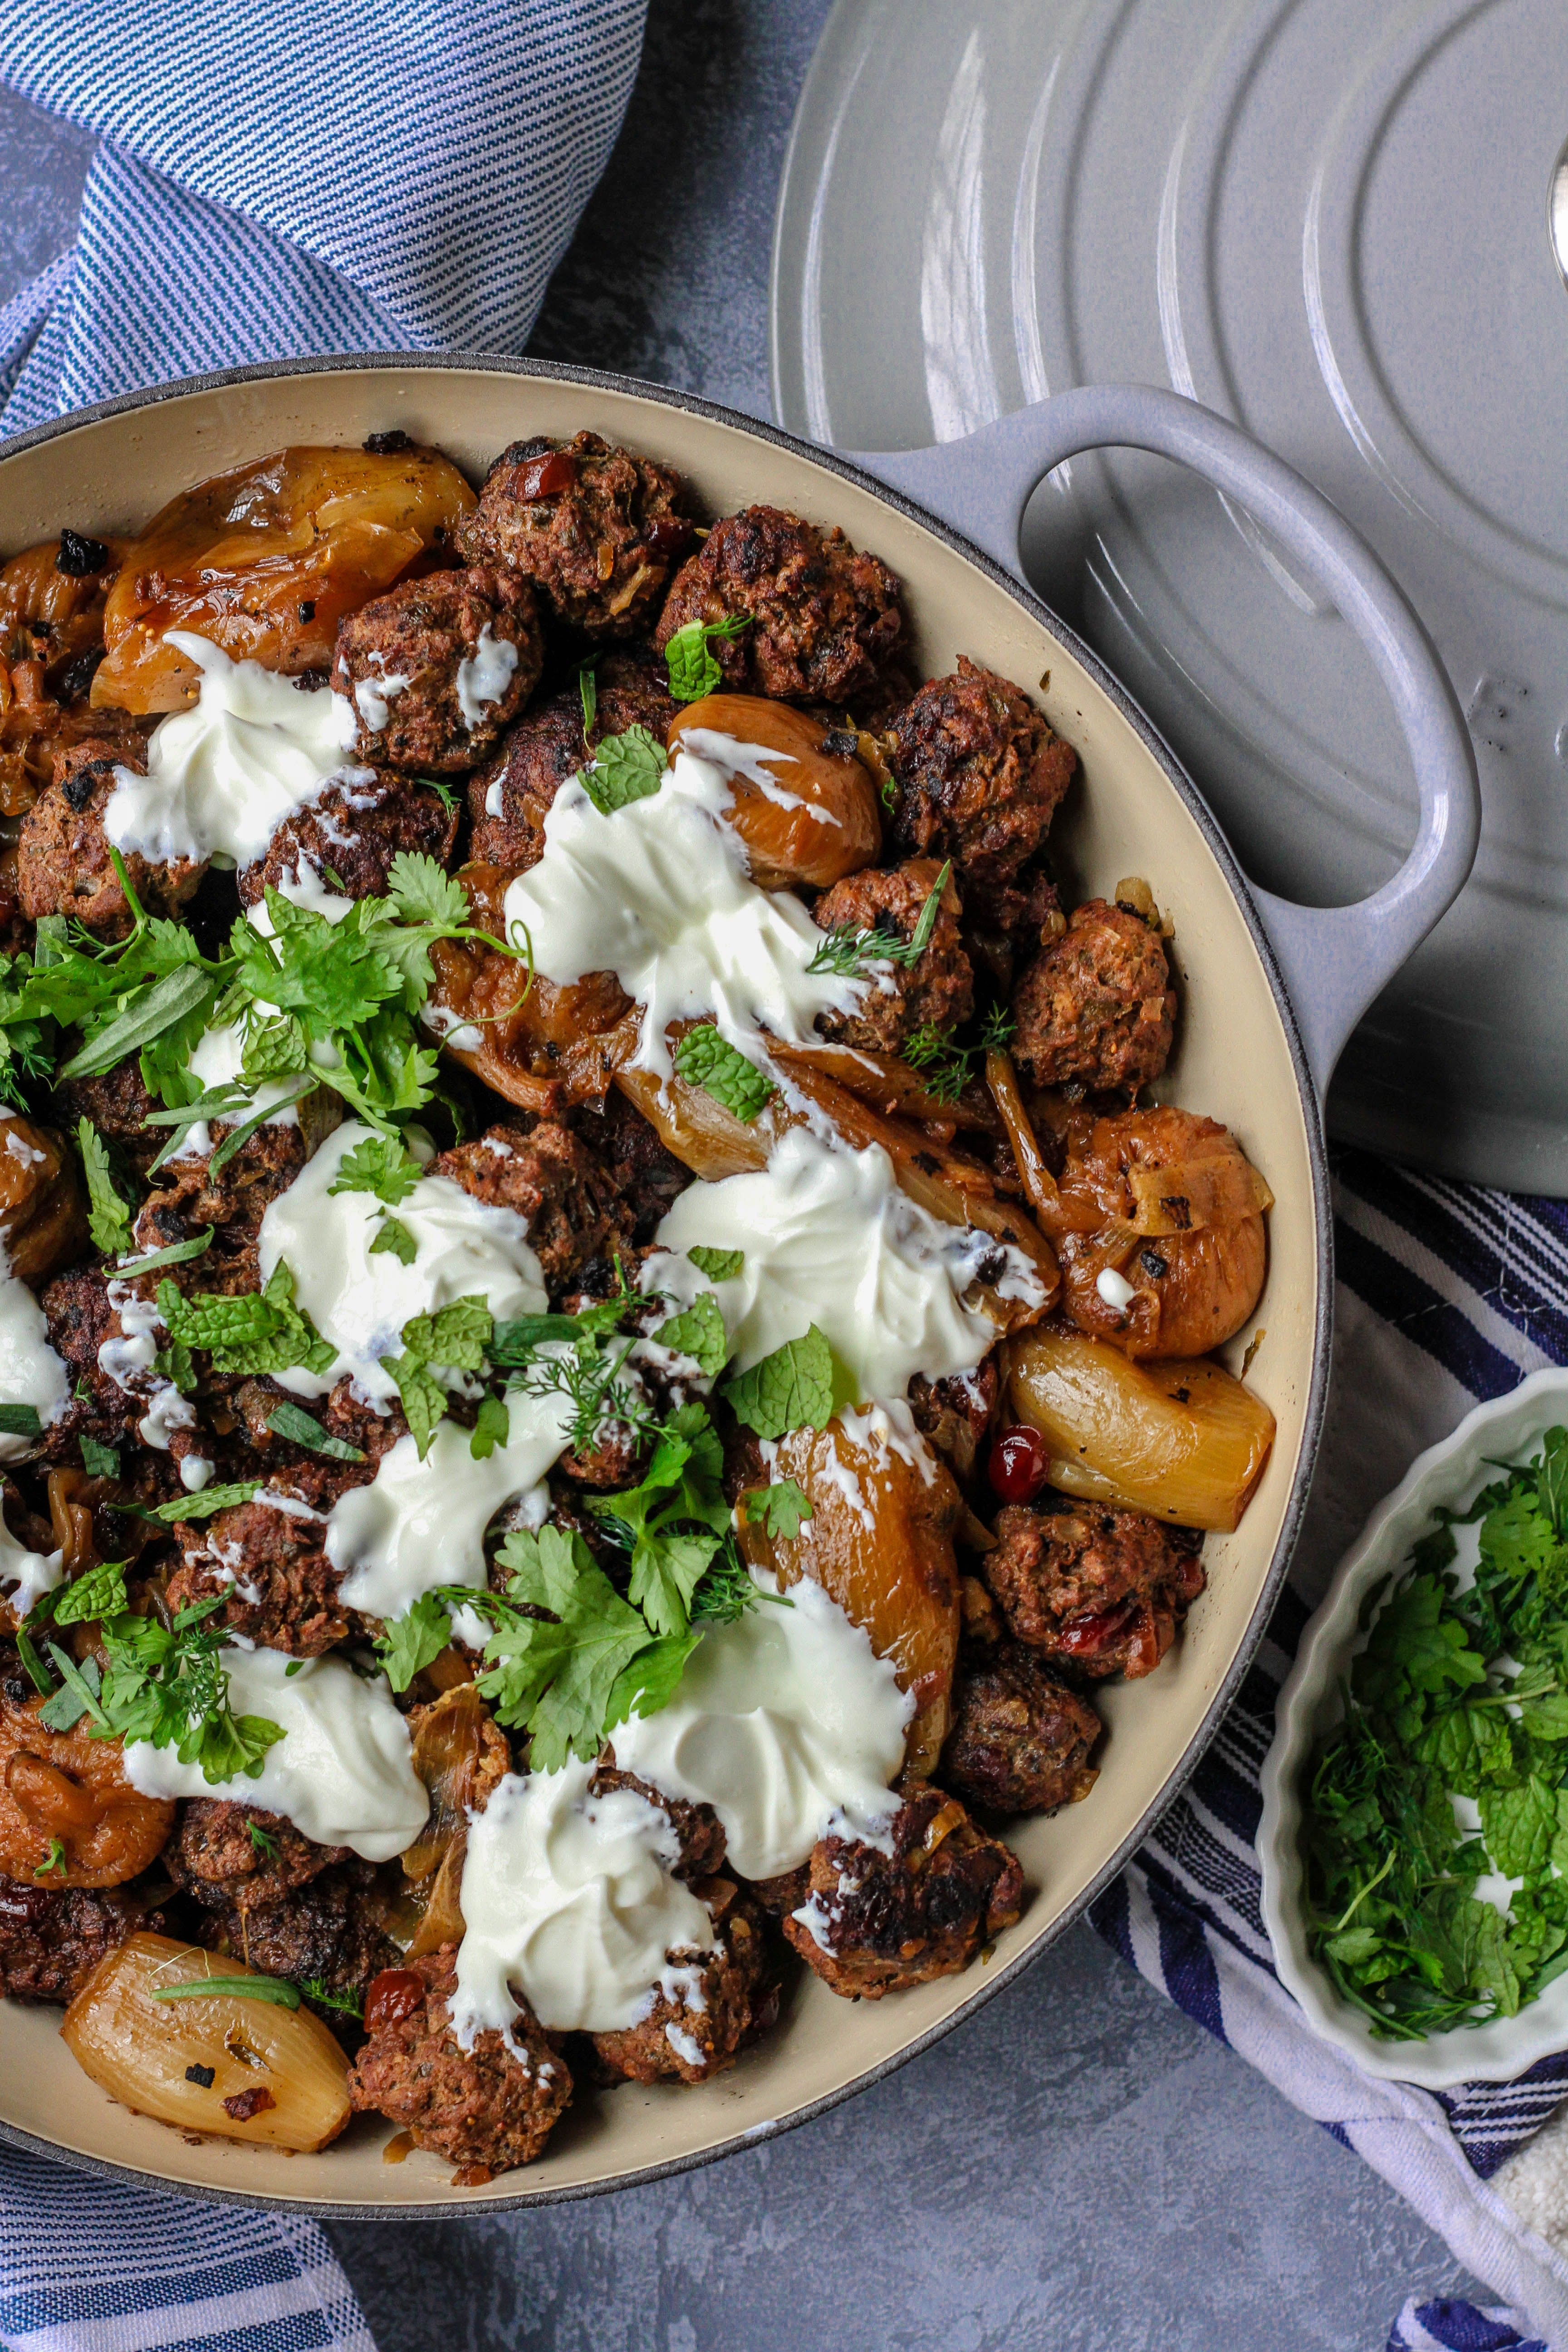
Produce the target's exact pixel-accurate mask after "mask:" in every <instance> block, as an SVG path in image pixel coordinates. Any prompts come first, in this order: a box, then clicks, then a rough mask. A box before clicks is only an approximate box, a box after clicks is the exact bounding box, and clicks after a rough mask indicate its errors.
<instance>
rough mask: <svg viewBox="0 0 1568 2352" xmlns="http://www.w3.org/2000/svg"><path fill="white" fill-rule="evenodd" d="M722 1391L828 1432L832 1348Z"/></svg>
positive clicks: (777, 1425)
mask: <svg viewBox="0 0 1568 2352" xmlns="http://www.w3.org/2000/svg"><path fill="white" fill-rule="evenodd" d="M720 1393H721V1395H722V1397H723V1399H724V1401H725V1402H726V1403H727V1404H728V1405H729V1407H730V1409H731V1412H733V1414H734V1416H735V1418H736V1420H737V1421H739V1422H741V1423H743V1424H744V1426H745V1427H746V1428H747V1429H754V1430H755V1431H756V1433H757V1435H758V1436H759V1437H787V1436H788V1434H789V1433H790V1431H791V1430H792V1429H826V1426H827V1424H828V1422H829V1421H830V1420H831V1419H832V1417H833V1350H832V1349H831V1348H829V1346H828V1344H827V1341H826V1339H825V1338H824V1337H823V1335H822V1333H821V1332H820V1331H819V1330H818V1329H817V1328H816V1324H815V1323H814V1324H812V1326H811V1327H810V1328H809V1330H808V1331H807V1332H806V1334H805V1338H804V1339H786V1340H785V1342H784V1346H783V1347H782V1348H775V1349H774V1350H773V1354H772V1355H771V1356H764V1357H763V1360H762V1362H761V1363H760V1364H753V1365H752V1368H751V1370H750V1371H747V1372H742V1373H741V1375H740V1376H739V1378H738V1379H736V1380H732V1381H727V1382H726V1383H725V1385H724V1387H723V1389H722V1390H721V1391H720ZM1477 1664H1478V1666H1479V1664H1480V1662H1479V1659H1478V1660H1477Z"/></svg>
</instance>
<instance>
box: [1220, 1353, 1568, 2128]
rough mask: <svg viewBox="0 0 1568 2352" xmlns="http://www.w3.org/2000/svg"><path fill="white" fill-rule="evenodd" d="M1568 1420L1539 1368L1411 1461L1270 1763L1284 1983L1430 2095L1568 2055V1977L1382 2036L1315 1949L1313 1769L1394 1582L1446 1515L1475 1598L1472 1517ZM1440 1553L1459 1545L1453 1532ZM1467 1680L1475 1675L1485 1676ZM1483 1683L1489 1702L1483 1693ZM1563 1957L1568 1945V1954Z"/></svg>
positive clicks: (1299, 1670) (1278, 1958)
mask: <svg viewBox="0 0 1568 2352" xmlns="http://www.w3.org/2000/svg"><path fill="white" fill-rule="evenodd" d="M1565 1424H1568V1370H1558V1369H1556V1368H1555V1367H1553V1368H1551V1369H1549V1370H1545V1371H1540V1372H1535V1373H1532V1374H1531V1377H1530V1378H1529V1379H1528V1380H1526V1381H1521V1384H1520V1386H1519V1387H1518V1388H1517V1389H1514V1390H1512V1391H1510V1393H1509V1394H1508V1395H1507V1396H1505V1397H1498V1398H1494V1399H1493V1400H1492V1401H1491V1402H1489V1403H1487V1404H1482V1405H1478V1406H1477V1408H1476V1410H1475V1411H1474V1412H1471V1413H1468V1414H1467V1416H1466V1418H1465V1419H1464V1420H1463V1421H1462V1422H1461V1423H1460V1424H1459V1426H1458V1429H1457V1430H1455V1432H1454V1433H1453V1435H1452V1436H1451V1437H1447V1438H1445V1439H1444V1440H1443V1442H1442V1443H1441V1444H1438V1445H1434V1446H1432V1447H1430V1448H1429V1449H1428V1450H1427V1452H1426V1453H1425V1454H1421V1455H1420V1456H1419V1457H1418V1459H1417V1460H1416V1461H1415V1463H1413V1464H1412V1465H1411V1468H1410V1471H1409V1473H1408V1475H1406V1476H1405V1479H1404V1480H1403V1481H1402V1483H1401V1484H1400V1485H1399V1486H1396V1487H1395V1489H1394V1492H1393V1494H1391V1495H1389V1496H1387V1497H1386V1498H1385V1499H1384V1501H1383V1502H1382V1503H1380V1504H1379V1505H1378V1507H1377V1508H1376V1510H1375V1511H1374V1512H1373V1515H1372V1517H1371V1518H1370V1519H1369V1520H1368V1521H1367V1523H1366V1526H1365V1528H1363V1530H1362V1533H1361V1535H1360V1536H1359V1537H1358V1538H1357V1539H1356V1541H1355V1542H1354V1543H1353V1544H1352V1547H1351V1549H1350V1550H1349V1551H1348V1552H1347V1553H1346V1554H1345V1557H1344V1559H1342V1561H1341V1563H1340V1566H1339V1568H1338V1570H1337V1571H1336V1572H1335V1576H1334V1580H1333V1582H1332V1584H1331V1586H1330V1588H1329V1591H1328V1593H1327V1595H1326V1597H1325V1599H1324V1601H1323V1602H1322V1605H1321V1608H1320V1609H1319V1611H1318V1612H1317V1614H1316V1616H1315V1617H1314V1618H1313V1619H1312V1622H1311V1623H1310V1626H1309V1627H1308V1629H1307V1633H1306V1637H1305V1639H1304V1640H1303V1642H1302V1643H1301V1647H1300V1651H1299V1652H1298V1654H1297V1658H1296V1664H1295V1666H1294V1668H1293V1670H1292V1672H1291V1674H1290V1676H1289V1680H1288V1681H1287V1683H1286V1685H1285V1687H1284V1689H1283V1690H1282V1691H1281V1692H1280V1694H1279V1708H1278V1714H1277V1729H1276V1731H1275V1736H1274V1745H1273V1747H1272V1748H1270V1749H1269V1752H1268V1759H1267V1760H1266V1762H1265V1765H1264V1768H1263V1819H1262V1823H1261V1826H1260V1828H1259V1830H1258V1854H1259V1858H1260V1860H1261V1862H1262V1865H1263V1917H1264V1922H1265V1925H1266V1926H1267V1927H1268V1936H1269V1940H1270V1942H1271V1944H1272V1946H1273V1948H1274V1959H1275V1965H1276V1967H1277V1968H1278V1969H1279V1978H1280V1981H1281V1982H1282V1983H1283V1984H1284V1985H1285V1986H1286V1988H1287V1990H1289V1992H1291V1993H1292V1994H1293V1995H1294V1997H1295V1999H1296V2000H1298V2001H1299V2002H1300V2006H1301V2008H1302V2009H1303V2010H1304V2011H1305V2012H1306V2014H1307V2017H1308V2018H1309V2020H1310V2022H1311V2024H1312V2026H1313V2027H1314V2029H1315V2030H1316V2031H1317V2032H1319V2033H1321V2035H1322V2036H1323V2038H1324V2040H1325V2041H1328V2042H1334V2043H1336V2044H1337V2046H1338V2047H1339V2048H1340V2049H1342V2050H1343V2051H1344V2052H1346V2053H1347V2054H1348V2055H1349V2056H1350V2057H1352V2058H1353V2059H1354V2061H1355V2063H1357V2065H1358V2066H1361V2067H1362V2068H1363V2070H1364V2071H1365V2072H1366V2073H1367V2074H1376V2075H1380V2076H1383V2077H1385V2078H1388V2079H1391V2080H1395V2081H1400V2082H1406V2083H1415V2084H1420V2085H1421V2086H1422V2087H1423V2088H1424V2089H1426V2090H1430V2091H1440V2090H1447V2089H1449V2088H1451V2087H1452V2086H1453V2085H1454V2084H1458V2083H1468V2082H1487V2083H1500V2082H1509V2081H1511V2080H1512V2079H1513V2078H1514V2077H1515V2076H1516V2075H1519V2074H1523V2073H1524V2071H1525V2070H1526V2069H1527V2068H1528V2067H1530V2066H1532V2065H1533V2064H1534V2063H1536V2061H1537V2060H1538V2059H1541V2058H1544V2057H1547V2056H1548V2055H1550V2054H1551V2053H1552V2052H1553V2051H1557V2050H1561V2049H1563V2047H1564V2046H1568V1969H1564V1970H1563V1973H1559V1974H1555V1975H1553V1974H1552V1963H1551V1960H1550V1959H1548V1960H1547V1962H1546V1964H1545V1966H1544V1967H1542V1969H1540V1971H1539V1977H1540V1980H1541V1983H1542V1990H1540V1991H1539V1992H1538V1993H1537V1994H1536V1995H1535V1997H1534V1998H1533V1999H1524V2000H1521V2006H1520V2007H1519V2008H1518V2009H1517V2010H1516V2011H1515V2012H1514V2013H1513V2014H1512V2015H1511V2016H1510V2015H1506V2014H1497V2015H1493V2016H1491V2017H1489V2018H1488V2019H1487V2020H1486V2021H1485V2022H1482V2023H1477V2024H1456V2025H1452V2026H1449V2027H1447V2028H1445V2029H1442V2030H1433V2031H1430V2032H1426V2034H1425V2035H1424V2036H1422V2037H1421V2038H1415V2039H1410V2040H1406V2039H1404V2038H1387V2037H1385V2036H1384V2034H1381V2033H1379V2032H1378V2031H1377V2030H1376V2027H1375V2025H1374V2022H1373V2019H1372V2018H1371V2017H1370V2016H1369V2015H1367V2014H1366V2013H1365V2012H1364V2011H1363V2010H1361V2009H1359V2008H1357V2007H1356V2006H1354V2005H1353V2004H1352V2001H1351V2000H1347V1999H1346V1998H1345V1997H1344V1995H1343V1993H1342V1990H1341V1989H1340V1988H1339V1987H1338V1986H1336V1984H1335V1983H1334V1981H1333V1979H1332V1976H1331V1972H1330V1970H1329V1969H1327V1967H1326V1966H1325V1965H1324V1964H1323V1963H1322V1961H1321V1959H1320V1958H1317V1957H1316V1956H1315V1955H1314V1952H1313V1949H1312V1945H1313V1941H1314V1933H1313V1926H1312V1918H1311V1914H1310V1905H1309V1896H1308V1888H1307V1869H1306V1863H1305V1859H1304V1849H1303V1834H1304V1831H1305V1829H1306V1825H1307V1811H1308V1806H1309V1803H1310V1790H1311V1788H1312V1782H1313V1774H1314V1770H1315V1768H1316V1765H1317V1762H1318V1759H1320V1758H1321V1756H1322V1754H1323V1753H1324V1751H1325V1749H1326V1748H1328V1747H1329V1746H1331V1744H1332V1743H1333V1741H1334V1739H1335V1736H1336V1734H1338V1733H1339V1732H1341V1730H1342V1727H1343V1725H1344V1722H1345V1693H1346V1688H1347V1684H1348V1683H1349V1680H1350V1677H1351V1676H1352V1671H1353V1668H1354V1666H1355V1662H1356V1660H1357V1659H1358V1658H1359V1657H1360V1656H1361V1655H1362V1654H1363V1653H1364V1652H1365V1651H1366V1649H1367V1647H1368V1644H1369V1642H1370V1641H1372V1640H1373V1639H1374V1638H1375V1630H1376V1625H1377V1622H1378V1619H1379V1615H1380V1612H1382V1610H1383V1608H1384V1603H1385V1602H1386V1601H1387V1600H1388V1598H1389V1597H1390V1595H1389V1592H1384V1591H1380V1588H1381V1587H1383V1586H1384V1585H1385V1584H1390V1580H1393V1581H1392V1584H1391V1585H1390V1591H1397V1590H1398V1587H1399V1583H1400V1581H1401V1580H1402V1577H1403V1573H1404V1571H1405V1570H1406V1569H1407V1568H1408V1566H1409V1564H1410V1557H1411V1552H1412V1549H1413V1547H1415V1545H1417V1544H1418V1543H1420V1542H1421V1541H1422V1539H1423V1538H1426V1537H1429V1536H1431V1535H1432V1534H1433V1533H1434V1532H1435V1531H1437V1530H1440V1529H1441V1528H1442V1527H1443V1526H1444V1525H1445V1524H1446V1522H1445V1519H1444V1517H1442V1515H1444V1514H1447V1513H1453V1514H1455V1515H1456V1518H1455V1523H1454V1526H1453V1528H1452V1533H1453V1535H1454V1538H1455V1539H1456V1540H1455V1552H1454V1556H1453V1558H1452V1559H1451V1560H1450V1561H1449V1562H1448V1563H1447V1572H1448V1573H1450V1574H1452V1575H1453V1576H1454V1577H1455V1579H1456V1581H1457V1583H1458V1588H1459V1590H1458V1599H1459V1600H1460V1601H1461V1602H1462V1601H1463V1599H1464V1593H1465V1589H1466V1587H1467V1585H1468V1580H1469V1578H1470V1576H1471V1574H1472V1572H1473V1570H1474V1567H1475V1562H1476V1559H1477V1553H1478V1536H1479V1526H1478V1522H1477V1521H1476V1520H1474V1519H1469V1520H1467V1519H1465V1517H1464V1516H1463V1515H1464V1514H1466V1513H1467V1512H1468V1510H1469V1509H1470V1507H1471V1506H1472V1505H1473V1504H1474V1503H1475V1501H1476V1499H1477V1498H1478V1497H1479V1496H1480V1495H1481V1494H1482V1493H1483V1491H1484V1490H1485V1489H1487V1488H1489V1487H1495V1486H1500V1485H1501V1484H1503V1483H1504V1482H1506V1480H1507V1478H1508V1474H1509V1468H1510V1466H1511V1465H1521V1464H1523V1463H1525V1462H1527V1461H1528V1460H1529V1459H1530V1458H1531V1456H1534V1455H1537V1454H1539V1453H1540V1452H1541V1441H1542V1438H1543V1437H1544V1436H1545V1434H1546V1433H1547V1432H1548V1431H1550V1430H1553V1429H1558V1428H1561V1427H1563V1425H1565ZM1438 1549H1439V1550H1441V1551H1446V1550H1447V1545H1446V1544H1444V1543H1443V1541H1442V1538H1441V1536H1440V1535H1439V1542H1438ZM1433 1565H1434V1566H1435V1567H1439V1568H1440V1567H1441V1566H1442V1563H1441V1562H1440V1561H1436V1560H1434V1561H1433ZM1521 1581H1524V1580H1521ZM1508 1590H1509V1588H1505V1597H1506V1592H1507V1591H1508ZM1517 1664H1518V1662H1517V1661H1516V1660H1514V1659H1512V1658H1511V1656H1509V1657H1507V1658H1506V1659H1505V1663H1504V1673H1505V1675H1508V1676H1509V1677H1510V1679H1511V1675H1512V1671H1513V1668H1514V1667H1515V1666H1516V1665H1517ZM1468 1671H1469V1672H1471V1673H1473V1672H1474V1669H1473V1667H1472V1668H1469V1669H1468ZM1540 1678H1541V1677H1540V1676H1538V1677H1537V1679H1540ZM1438 1683H1439V1685H1440V1689H1441V1693H1442V1697H1443V1700H1444V1702H1445V1703H1447V1704H1451V1703H1453V1702H1455V1701H1458V1702H1460V1703H1462V1702H1463V1700H1464V1697H1465V1695H1466V1686H1465V1685H1464V1684H1463V1683H1462V1682H1460V1681H1458V1680H1456V1679H1453V1678H1451V1677H1449V1676H1448V1675H1444V1674H1441V1673H1440V1674H1439V1675H1438ZM1470 1687H1471V1688H1472V1689H1473V1690H1474V1691H1475V1692H1476V1693H1477V1694H1478V1695H1483V1694H1484V1690H1485V1686H1484V1685H1479V1684H1475V1685H1471V1686H1470ZM1495 1687H1496V1682H1495V1677H1494V1690H1495ZM1489 1705H1490V1710H1491V1712H1492V1713H1494V1714H1495V1713H1504V1714H1506V1715H1508V1716H1509V1717H1510V1718H1511V1719H1513V1720H1515V1721H1517V1720H1518V1719H1519V1717H1520V1709H1519V1707H1518V1706H1517V1705H1513V1704H1510V1703H1507V1702H1506V1701H1505V1702H1503V1703H1502V1704H1501V1705H1500V1704H1499V1702H1498V1699H1497V1698H1496V1697H1495V1696H1493V1697H1492V1699H1491V1700H1490V1702H1489ZM1430 1711H1433V1712H1435V1711H1436V1708H1434V1709H1432V1710H1430ZM1417 1737H1419V1735H1417ZM1554 1749H1555V1743H1552V1744H1551V1745H1549V1746H1548V1748H1547V1749H1546V1750H1545V1761H1546V1763H1547V1765H1548V1767H1549V1768H1550V1765H1551V1761H1552V1756H1553V1753H1554ZM1564 1760H1565V1761H1568V1751H1564ZM1460 1819H1461V1834H1464V1833H1467V1832H1472V1831H1474V1829H1475V1826H1476V1822H1475V1818H1474V1817H1473V1816H1471V1815H1469V1814H1468V1813H1463V1814H1461V1816H1460ZM1515 1875H1516V1876H1519V1875H1521V1874H1517V1873H1516V1874H1515ZM1478 1892H1479V1895H1480V1897H1481V1899H1483V1900H1484V1899H1486V1898H1487V1896H1488V1895H1497V1897H1498V1898H1499V1900H1501V1898H1502V1896H1503V1894H1504V1885H1503V1883H1502V1882H1500V1881H1499V1880H1498V1879H1497V1878H1496V1877H1495V1875H1489V1877H1484V1878H1483V1880H1482V1881H1481V1883H1480V1885H1479V1889H1478ZM1352 1899H1353V1898H1352ZM1493 1907H1494V1909H1496V1908H1497V1907H1498V1906H1497V1904H1494V1906H1493ZM1562 1949H1564V1950H1568V1946H1563V1947H1562ZM1553 1957H1555V1955H1553ZM1534 1980H1535V1979H1534V1978H1533V1977H1527V1978H1526V1979H1525V1984H1524V1986H1523V1988H1522V1989H1523V1990H1526V1991H1528V1990H1529V1987H1530V1984H1531V1982H1533V1981H1534Z"/></svg>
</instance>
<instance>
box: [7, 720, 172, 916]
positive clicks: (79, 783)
mask: <svg viewBox="0 0 1568 2352" xmlns="http://www.w3.org/2000/svg"><path fill="white" fill-rule="evenodd" d="M117 766H119V767H130V768H132V770H133V771H134V772H136V773H137V774H141V773H142V762H141V761H140V760H138V759H136V758H135V757H134V755H133V754H131V753H128V752H126V751H117V750H116V749H115V747H114V746H113V745H112V744H110V743H103V742H99V741H89V742H86V743H78V744H77V745H76V746H75V747H74V748H73V749H72V750H71V751H62V752H61V754H60V756H59V757H58V760H57V761H55V774H54V782H52V783H51V784H50V785H49V787H48V789H47V792H43V793H39V795H38V797H37V800H36V801H35V802H34V803H33V805H32V807H31V808H30V809H29V810H28V811H27V814H26V816H25V817H24V818H23V819H22V829H21V832H20V833H19V835H17V839H16V887H17V891H18V894H19V896H20V898H21V901H22V912H23V913H24V914H25V915H26V918H27V919H28V921H29V922H32V923H38V922H42V920H43V919H44V917H45V916H46V915H68V916H70V917H71V918H72V919H73V920H74V921H76V922H79V923H81V924H83V925H85V927H86V928H87V929H89V931H94V932H96V933H97V934H98V936H99V938H100V939H105V940H122V939H123V938H124V937H125V936H126V934H127V932H128V931H129V930H130V929H131V923H132V916H131V909H130V908H129V907H128V906H127V905H126V903H125V893H124V892H123V890H121V887H120V880H119V877H118V876H117V875H116V873H115V871H114V867H113V865H112V864H111V862H110V856H109V839H108V836H107V835H106V834H105V832H104V830H103V813H104V811H105V810H106V809H107V807H108V806H109V803H110V799H111V798H112V797H113V793H114V771H115V769H116V767H117ZM124 865H125V871H126V874H127V876H128V877H129V878H130V882H131V887H132V889H133V890H134V891H135V893H136V895H137V897H138V898H140V900H141V901H142V906H143V907H144V908H146V910H147V912H148V913H149V914H150V915H177V914H178V913H179V910H180V908H182V907H183V906H184V903H185V901H186V899H187V898H191V897H192V896H193V894H194V893H195V888H196V886H197V884H198V883H199V882H200V881H201V878H202V877H203V875H204V874H205V872H206V867H205V865H199V864H197V863H196V861H195V859H194V858H189V857H176V858H174V860H172V862H171V863H170V864H169V865H167V866H153V865H151V864H149V862H148V860H147V859H146V858H144V857H142V856H141V855H140V854H139V853H138V852H137V851H135V850H132V851H130V852H129V853H126V854H125V856H124Z"/></svg>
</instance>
